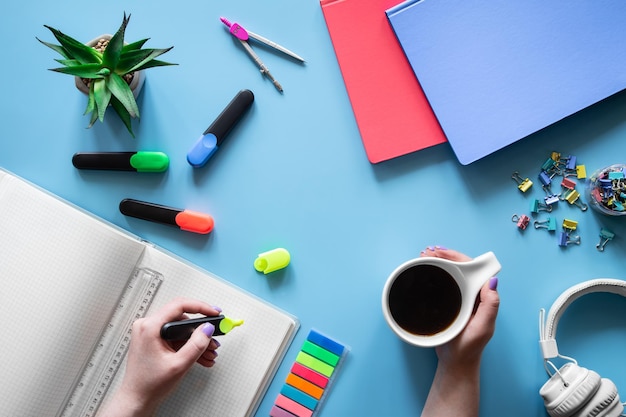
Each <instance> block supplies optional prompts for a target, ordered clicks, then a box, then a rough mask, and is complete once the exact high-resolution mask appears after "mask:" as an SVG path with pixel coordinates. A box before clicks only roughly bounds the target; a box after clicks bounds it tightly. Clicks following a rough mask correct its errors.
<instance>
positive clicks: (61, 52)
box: [35, 37, 71, 59]
mask: <svg viewBox="0 0 626 417" xmlns="http://www.w3.org/2000/svg"><path fill="white" fill-rule="evenodd" d="M35 39H37V40H38V41H39V42H41V43H42V44H44V45H46V46H47V47H48V48H50V49H52V50H53V51H56V52H57V53H58V54H59V55H61V56H62V57H63V58H65V59H71V57H70V56H69V55H68V53H67V51H66V50H65V49H63V47H62V46H61V45H55V44H53V43H49V42H44V41H42V40H41V39H39V38H37V37H35Z"/></svg>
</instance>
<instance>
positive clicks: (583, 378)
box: [539, 279, 626, 417]
mask: <svg viewBox="0 0 626 417" xmlns="http://www.w3.org/2000/svg"><path fill="white" fill-rule="evenodd" d="M594 292H610V293H614V294H619V295H622V296H624V297H626V281H622V280H618V279H594V280H591V281H585V282H582V283H580V284H578V285H575V286H573V287H571V288H569V289H567V290H566V291H565V292H563V293H562V294H561V295H560V296H559V297H558V298H557V299H556V301H555V302H554V304H552V307H550V310H549V311H548V316H547V317H546V318H545V321H544V316H545V310H543V309H541V312H540V314H539V339H540V340H539V345H540V346H541V352H542V354H543V362H544V366H545V368H546V372H548V375H550V379H549V380H548V382H546V383H545V384H544V385H543V387H541V389H540V390H539V394H540V395H541V396H542V397H543V401H544V404H545V406H546V410H547V411H548V414H549V415H550V416H552V417H619V416H621V415H623V414H622V413H623V412H624V404H622V403H621V402H620V399H619V395H618V393H617V388H616V387H615V384H614V383H613V382H612V381H611V380H609V379H606V378H601V377H600V375H598V374H597V373H596V372H594V371H592V370H590V369H585V368H583V367H581V366H578V363H577V362H576V360H575V359H573V358H570V357H567V356H563V355H561V354H559V350H558V347H557V345H556V339H555V335H556V328H557V325H558V324H559V319H560V318H561V316H562V315H563V313H564V312H565V309H566V308H567V307H568V306H569V305H570V304H571V303H572V302H574V301H575V300H576V299H578V298H580V297H582V296H583V295H585V294H589V293H594ZM557 357H558V358H563V359H566V360H568V361H569V362H568V363H566V364H565V365H563V366H562V367H561V368H560V369H557V368H556V366H555V365H554V364H553V363H552V362H551V361H550V359H553V358H557Z"/></svg>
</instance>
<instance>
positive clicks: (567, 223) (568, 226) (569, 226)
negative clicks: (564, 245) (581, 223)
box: [563, 219, 578, 232]
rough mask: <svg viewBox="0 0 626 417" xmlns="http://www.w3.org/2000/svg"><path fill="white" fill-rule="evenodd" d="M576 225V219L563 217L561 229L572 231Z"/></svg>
mask: <svg viewBox="0 0 626 417" xmlns="http://www.w3.org/2000/svg"><path fill="white" fill-rule="evenodd" d="M577 227H578V222H577V221H576V220H570V219H563V229H564V230H565V231H568V232H573V231H574V230H576V228H577Z"/></svg>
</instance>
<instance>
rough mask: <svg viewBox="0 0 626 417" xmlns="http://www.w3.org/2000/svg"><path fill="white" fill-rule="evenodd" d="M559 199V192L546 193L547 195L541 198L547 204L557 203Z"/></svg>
mask: <svg viewBox="0 0 626 417" xmlns="http://www.w3.org/2000/svg"><path fill="white" fill-rule="evenodd" d="M559 200H560V197H559V194H548V195H547V196H545V197H544V198H543V201H545V203H546V205H548V206H551V205H552V204H556V203H558V202H559Z"/></svg>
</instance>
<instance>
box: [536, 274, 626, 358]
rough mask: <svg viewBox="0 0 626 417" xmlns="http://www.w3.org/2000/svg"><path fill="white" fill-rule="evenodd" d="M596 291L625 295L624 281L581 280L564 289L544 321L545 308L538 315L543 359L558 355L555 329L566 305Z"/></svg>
mask: <svg viewBox="0 0 626 417" xmlns="http://www.w3.org/2000/svg"><path fill="white" fill-rule="evenodd" d="M596 292H609V293H613V294H618V295H621V296H623V297H626V281H623V280H619V279H612V278H599V279H593V280H590V281H585V282H581V283H580V284H577V285H574V286H573V287H570V288H569V289H567V290H565V291H564V292H563V293H562V294H561V295H560V296H559V297H558V298H557V299H556V301H555V302H554V304H552V307H550V310H549V311H548V316H547V317H546V319H545V321H544V313H545V310H543V309H542V310H541V312H540V315H539V339H540V340H539V345H540V346H541V351H542V353H543V358H544V359H550V358H555V357H557V356H559V351H558V348H557V345H556V329H557V326H558V324H559V319H560V318H561V316H562V315H563V313H564V312H565V310H566V309H567V307H568V306H569V305H570V304H571V303H573V302H574V301H576V300H577V299H578V298H580V297H582V296H583V295H586V294H591V293H596Z"/></svg>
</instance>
